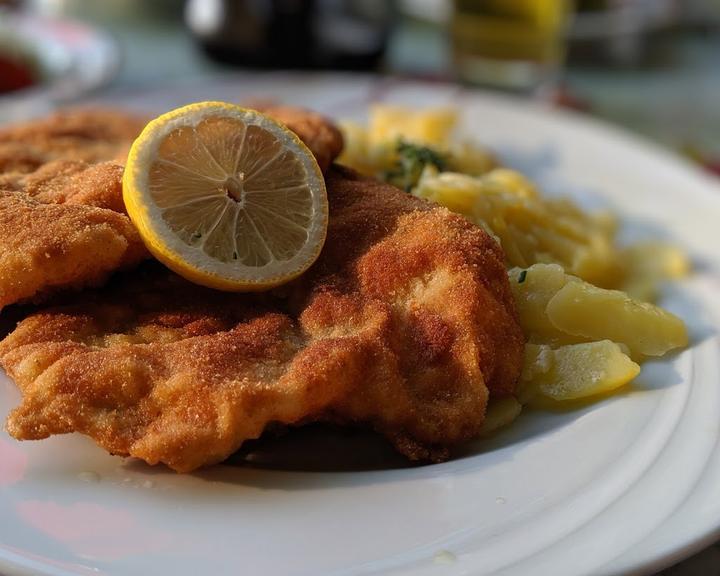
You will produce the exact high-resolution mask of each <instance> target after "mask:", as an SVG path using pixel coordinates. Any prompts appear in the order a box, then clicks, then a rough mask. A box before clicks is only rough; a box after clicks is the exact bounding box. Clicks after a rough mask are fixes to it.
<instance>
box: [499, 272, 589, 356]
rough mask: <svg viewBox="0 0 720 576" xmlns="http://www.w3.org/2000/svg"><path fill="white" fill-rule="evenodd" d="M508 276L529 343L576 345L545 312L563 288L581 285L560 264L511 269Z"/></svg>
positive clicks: (521, 323)
mask: <svg viewBox="0 0 720 576" xmlns="http://www.w3.org/2000/svg"><path fill="white" fill-rule="evenodd" d="M508 275H509V277H510V288H511V289H512V291H513V296H514V298H515V304H516V306H517V310H518V316H519V318H520V325H521V326H522V327H523V332H525V336H526V337H527V338H528V339H529V340H530V342H543V343H549V342H553V343H569V342H573V341H577V339H573V338H570V337H569V335H568V334H566V333H565V332H562V331H561V330H559V329H558V328H557V326H555V325H554V324H553V323H552V322H551V321H550V319H549V318H548V315H547V310H546V309H547V305H548V302H550V300H552V298H553V297H554V296H555V294H557V293H558V292H559V291H560V289H561V288H562V287H563V286H565V285H566V284H567V283H568V282H574V281H578V279H577V278H576V277H574V276H570V275H568V274H565V271H564V270H563V269H562V267H561V266H559V265H558V264H535V265H533V266H531V267H530V268H527V269H524V268H512V269H511V270H510V271H509V272H508ZM521 275H522V281H521Z"/></svg>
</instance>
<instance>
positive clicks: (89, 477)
mask: <svg viewBox="0 0 720 576" xmlns="http://www.w3.org/2000/svg"><path fill="white" fill-rule="evenodd" d="M77 477H78V479H79V480H82V481H83V482H100V474H98V473H97V472H93V471H92V470H88V471H86V472H80V474H78V475H77Z"/></svg>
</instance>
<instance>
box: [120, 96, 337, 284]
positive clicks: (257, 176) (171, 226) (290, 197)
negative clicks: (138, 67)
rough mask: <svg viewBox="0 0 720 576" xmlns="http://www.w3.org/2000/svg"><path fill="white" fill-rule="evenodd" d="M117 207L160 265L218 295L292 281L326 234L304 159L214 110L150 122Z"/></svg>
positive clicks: (315, 179) (192, 108) (263, 128)
mask: <svg viewBox="0 0 720 576" xmlns="http://www.w3.org/2000/svg"><path fill="white" fill-rule="evenodd" d="M123 198H124V200H125V205H126V207H127V210H128V214H129V216H130V218H131V219H132V221H133V223H134V224H135V225H136V227H137V229H138V231H139V233H140V235H141V237H142V238H143V241H144V242H145V244H146V246H147V247H148V249H149V250H150V251H151V252H152V253H153V255H154V256H155V257H157V258H158V260H160V261H162V262H163V263H164V264H165V265H167V266H168V267H169V268H171V269H172V270H174V271H175V272H177V273H178V274H180V275H182V276H184V277H185V278H187V279H189V280H191V281H193V282H196V283H198V284H202V285H205V286H209V287H212V288H217V289H221V290H234V291H248V290H263V289H268V288H271V287H273V286H277V285H279V284H282V283H284V282H287V281H289V280H291V279H292V278H295V277H297V276H299V275H300V274H301V273H302V272H304V271H305V270H306V269H307V268H308V267H309V266H310V265H311V264H312V263H313V262H314V261H315V260H316V259H317V257H318V255H319V253H320V250H321V248H322V246H323V242H324V240H325V234H326V231H327V222H328V204H327V195H326V191H325V183H324V180H323V176H322V173H321V171H320V168H319V166H318V164H317V162H316V160H315V158H314V156H313V154H312V153H311V152H310V150H309V149H308V148H307V147H306V146H305V144H303V143H302V141H301V140H300V139H299V138H298V137H297V136H296V135H295V134H294V133H293V132H291V131H290V130H289V129H288V128H286V127H285V126H283V125H281V124H279V123H278V122H277V121H275V120H272V119H270V118H268V117H267V116H264V115H261V114H259V113H257V112H256V111H252V110H247V109H245V108H241V107H239V106H236V105H232V104H226V103H221V102H202V103H198V104H191V105H189V106H185V107H183V108H179V109H177V110H174V111H172V112H169V113H167V114H163V115H162V116H160V117H158V118H156V119H155V120H153V121H152V122H150V123H149V124H148V125H147V127H146V128H145V130H143V132H142V134H141V135H140V137H139V138H138V139H137V140H136V141H135V143H134V144H133V146H132V148H131V150H130V154H129V156H128V161H127V165H126V169H125V174H124V177H123Z"/></svg>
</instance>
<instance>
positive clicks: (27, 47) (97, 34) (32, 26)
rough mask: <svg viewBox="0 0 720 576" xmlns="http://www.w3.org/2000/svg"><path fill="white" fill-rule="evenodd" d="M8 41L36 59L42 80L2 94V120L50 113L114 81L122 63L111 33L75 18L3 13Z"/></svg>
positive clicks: (1, 27) (1, 33) (2, 38)
mask: <svg viewBox="0 0 720 576" xmlns="http://www.w3.org/2000/svg"><path fill="white" fill-rule="evenodd" d="M3 45H10V46H16V48H15V49H16V50H21V51H22V52H23V53H26V54H27V56H28V57H30V58H32V59H33V60H34V61H35V62H36V63H37V65H38V67H39V70H40V73H41V82H40V83H39V84H38V85H37V86H33V87H31V88H27V89H25V90H18V91H16V92H9V93H7V94H2V95H0V121H8V120H12V119H13V118H19V117H22V118H26V117H30V116H37V115H40V114H44V113H46V112H47V111H48V110H49V109H50V107H51V106H52V105H53V104H55V103H58V102H64V101H68V100H70V99H71V98H75V97H77V96H79V95H81V94H85V93H86V92H89V91H91V90H93V89H95V88H97V87H99V86H101V85H103V84H105V83H107V82H109V81H110V80H111V79H112V78H113V76H115V74H116V73H117V71H118V69H119V66H120V53H119V51H118V48H117V46H116V44H115V41H114V40H113V39H112V38H111V37H110V36H109V35H108V34H107V33H105V32H103V31H102V30H99V29H97V28H93V27H91V26H88V25H87V24H83V23H81V22H76V21H73V20H64V19H58V18H45V17H40V16H35V15H30V14H24V13H19V14H16V13H2V14H0V47H2V46H3ZM19 47H22V48H19Z"/></svg>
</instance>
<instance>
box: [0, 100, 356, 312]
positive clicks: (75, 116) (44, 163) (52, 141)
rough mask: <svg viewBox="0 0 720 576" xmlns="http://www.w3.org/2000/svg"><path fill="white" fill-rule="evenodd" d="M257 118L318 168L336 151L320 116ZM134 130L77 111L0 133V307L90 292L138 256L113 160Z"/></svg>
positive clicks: (282, 112)
mask: <svg viewBox="0 0 720 576" xmlns="http://www.w3.org/2000/svg"><path fill="white" fill-rule="evenodd" d="M265 112H266V113H267V114H268V115H270V116H274V115H275V114H276V113H277V115H278V120H279V121H283V122H285V123H286V124H287V125H288V127H289V128H290V129H291V130H293V131H295V132H296V133H297V134H298V135H299V136H300V138H301V139H302V140H303V141H305V142H306V143H307V145H308V147H309V148H310V149H311V151H312V152H313V153H314V154H315V156H316V157H317V158H318V162H319V163H320V165H321V167H322V168H323V169H327V167H328V166H329V165H330V163H331V162H332V160H333V159H334V158H335V157H336V156H337V155H338V154H339V153H340V150H341V149H342V136H341V134H340V132H339V131H338V129H337V128H336V127H335V126H334V125H332V124H331V123H330V122H329V121H327V120H325V119H324V118H322V117H321V116H319V115H317V114H315V113H313V112H308V111H304V110H300V109H297V108H290V107H277V108H272V107H270V108H268V109H267V110H266V111H265ZM144 125H145V121H144V119H141V118H138V117H135V116H131V115H128V114H124V113H121V112H114V111H109V110H89V111H83V110H80V111H68V112H62V113H58V114H55V115H53V116H50V117H48V118H46V119H41V120H36V121H32V122H28V123H25V124H18V125H15V126H10V127H7V128H2V129H0V308H2V307H4V306H7V305H9V304H13V303H15V302H20V301H24V300H31V299H38V298H40V297H43V296H44V295H46V294H48V293H50V292H52V291H54V290H57V289H60V288H63V289H64V288H80V287H84V286H96V285H98V284H100V283H102V282H103V281H105V280H106V279H107V277H108V276H109V275H110V274H111V273H112V272H114V271H116V270H118V269H122V268H128V267H132V266H134V265H136V264H138V263H139V262H140V261H142V260H143V259H144V258H147V257H148V254H147V252H146V251H145V249H144V247H143V244H142V242H141V240H140V238H139V236H138V234H137V232H136V231H135V228H134V227H133V226H132V224H131V222H130V219H129V218H128V217H127V215H126V214H125V206H124V204H123V200H122V173H123V165H122V162H124V159H125V156H126V154H127V150H128V149H129V147H130V144H131V143H132V141H133V139H134V138H135V137H136V136H137V135H138V134H139V133H140V131H141V130H142V128H143V126H144ZM111 159H115V161H109V160H111ZM103 160H105V161H103Z"/></svg>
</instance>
